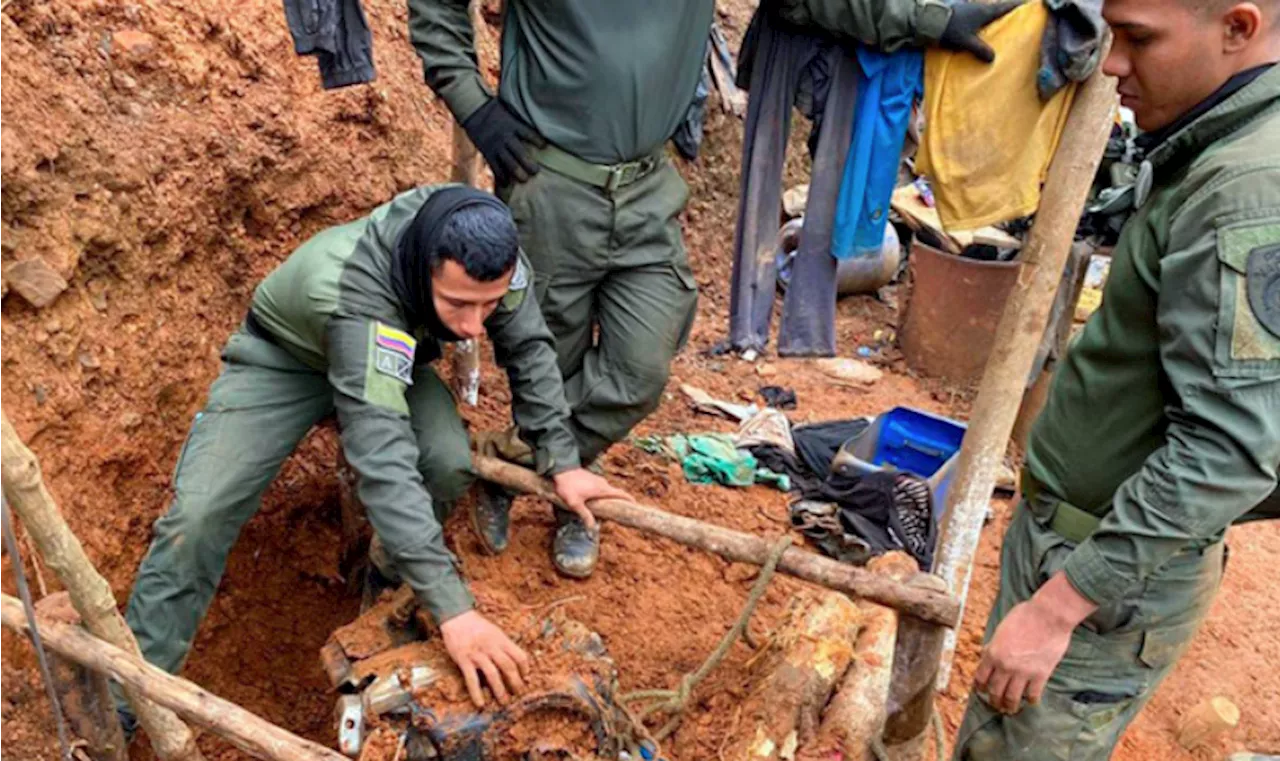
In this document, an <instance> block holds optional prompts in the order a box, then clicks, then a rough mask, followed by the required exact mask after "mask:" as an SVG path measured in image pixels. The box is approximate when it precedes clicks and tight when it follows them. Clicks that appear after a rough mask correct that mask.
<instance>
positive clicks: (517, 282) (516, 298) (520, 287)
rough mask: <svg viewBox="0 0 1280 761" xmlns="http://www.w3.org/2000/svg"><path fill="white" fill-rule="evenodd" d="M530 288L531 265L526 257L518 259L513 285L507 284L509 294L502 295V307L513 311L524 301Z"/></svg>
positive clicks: (513, 275)
mask: <svg viewBox="0 0 1280 761" xmlns="http://www.w3.org/2000/svg"><path fill="white" fill-rule="evenodd" d="M528 289H529V266H528V265H526V264H525V263H524V257H523V256H521V257H520V258H519V259H516V271H515V272H514V273H513V274H512V275H511V285H509V286H507V295H506V296H503V297H502V308H503V309H506V310H507V311H512V310H514V309H516V308H518V307H519V306H520V305H521V304H523V303H524V294H525V291H527V290H528Z"/></svg>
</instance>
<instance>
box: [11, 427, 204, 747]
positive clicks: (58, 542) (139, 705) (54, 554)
mask: <svg viewBox="0 0 1280 761" xmlns="http://www.w3.org/2000/svg"><path fill="white" fill-rule="evenodd" d="M0 446H2V447H3V448H2V450H0V470H2V471H3V473H2V477H3V482H4V496H5V498H6V499H8V500H9V505H10V506H11V507H12V508H13V511H14V512H15V513H17V515H18V517H19V518H20V519H21V520H22V525H23V526H25V527H26V529H27V533H28V534H29V535H30V536H31V538H32V540H34V541H35V544H36V548H37V549H38V550H39V551H40V555H41V556H42V557H43V558H44V562H45V565H47V566H48V567H49V568H51V569H53V572H54V573H56V574H57V575H58V579H59V580H61V581H62V584H63V586H65V587H66V588H67V591H68V592H69V593H70V596H71V604H72V605H73V606H75V609H76V612H77V613H79V614H80V619H81V620H82V621H84V625H85V628H87V629H88V630H89V631H90V632H92V633H93V634H94V636H96V637H98V638H100V639H102V640H105V641H107V642H110V643H111V644H112V645H114V646H115V647H118V648H121V649H122V650H126V651H128V652H130V653H137V652H138V642H137V640H135V639H134V638H133V632H131V631H129V627H128V625H126V624H125V622H124V617H123V616H121V615H120V611H118V610H116V598H115V596H114V595H113V594H112V592H111V585H110V584H108V583H107V580H106V579H104V578H102V576H100V575H99V574H98V571H97V569H95V568H94V567H93V563H91V562H90V561H89V556H88V555H86V554H85V552H84V547H82V546H81V545H80V540H79V539H78V538H76V535H75V534H74V533H72V531H71V528H70V527H68V526H67V522H66V521H65V520H64V519H63V517H62V513H61V511H59V510H58V505H57V503H56V502H54V499H53V495H51V494H50V493H49V490H48V489H46V488H45V485H44V479H43V477H41V475H40V461H39V460H37V459H36V456H35V454H33V453H32V451H31V450H30V449H28V448H27V445H26V444H23V443H22V439H20V438H18V433H17V431H15V430H14V429H13V426H12V425H10V423H9V418H8V417H7V416H4V415H3V414H0ZM125 697H127V698H128V700H129V703H130V704H131V705H132V706H133V709H134V712H135V713H136V714H137V716H138V721H139V723H141V724H142V728H143V729H144V730H145V731H146V733H147V736H148V737H150V738H151V744H152V745H153V746H154V747H155V751H156V755H157V756H159V757H160V759H161V761H203V757H202V756H201V755H200V749H199V748H197V747H196V741H195V737H194V735H192V734H191V730H190V729H188V728H187V727H186V725H184V724H183V723H182V721H181V720H180V719H179V718H178V717H177V716H175V715H174V714H173V712H172V711H169V710H168V709H165V708H162V707H160V706H157V705H155V704H154V703H152V702H151V701H149V700H147V699H146V698H145V697H144V696H142V695H141V694H140V693H138V692H135V691H133V690H132V689H131V688H128V687H126V688H125Z"/></svg>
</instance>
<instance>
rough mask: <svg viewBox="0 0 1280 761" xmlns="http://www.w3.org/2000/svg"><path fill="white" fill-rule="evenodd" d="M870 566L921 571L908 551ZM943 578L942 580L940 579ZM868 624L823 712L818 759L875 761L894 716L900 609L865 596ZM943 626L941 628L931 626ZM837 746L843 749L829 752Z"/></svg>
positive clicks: (894, 574)
mask: <svg viewBox="0 0 1280 761" xmlns="http://www.w3.org/2000/svg"><path fill="white" fill-rule="evenodd" d="M867 567H868V568H869V569H870V570H872V571H875V572H877V573H882V574H885V575H886V576H888V577H889V578H894V579H898V580H900V581H906V580H907V579H909V578H911V577H912V576H914V575H915V574H916V573H918V572H919V566H917V565H916V561H915V560H914V559H913V558H912V557H911V556H910V555H907V554H906V553H904V552H889V553H886V554H884V555H881V556H880V557H878V558H875V559H873V560H872V561H871V562H870V563H868V564H867ZM939 583H941V582H939ZM858 607H859V608H860V609H861V610H862V628H861V630H860V631H859V632H858V641H857V646H856V647H855V648H854V651H855V655H854V659H853V663H851V664H850V665H849V669H848V670H847V671H845V673H844V677H843V678H842V679H841V681H840V686H839V688H838V689H837V690H836V693H835V695H834V696H833V697H832V698H831V702H829V703H827V707H826V709H824V710H823V713H822V727H821V729H819V731H818V738H819V739H818V744H817V747H818V749H819V752H818V753H817V754H806V755H813V756H815V757H818V758H833V757H838V758H841V759H844V761H874V760H875V758H876V748H877V746H879V745H880V744H881V739H880V738H881V735H882V734H883V732H884V727H885V721H886V720H887V719H888V717H889V702H890V701H889V696H890V691H891V689H892V684H891V683H892V678H893V674H894V657H893V656H894V650H895V646H896V643H897V639H898V613H897V611H895V610H893V609H892V608H886V607H884V606H883V605H876V604H875V603H872V602H867V601H865V600H863V601H860V602H858ZM929 628H931V629H935V630H939V631H941V629H939V627H936V626H931V627H929ZM828 750H835V751H837V753H834V754H833V753H829V752H827V751H828Z"/></svg>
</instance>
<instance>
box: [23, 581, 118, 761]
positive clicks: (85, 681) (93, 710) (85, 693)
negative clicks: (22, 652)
mask: <svg viewBox="0 0 1280 761" xmlns="http://www.w3.org/2000/svg"><path fill="white" fill-rule="evenodd" d="M35 609H36V614H37V615H39V616H41V617H45V616H47V617H49V618H50V619H51V620H54V621H58V622H61V623H64V624H70V625H72V626H75V625H79V623H80V616H79V614H77V613H76V611H75V608H74V607H72V605H71V598H70V596H69V595H68V594H67V593H66V592H57V593H55V594H52V595H50V596H48V597H44V598H42V599H41V600H40V601H39V602H37V603H36V605H35ZM49 660H50V661H51V663H50V665H51V666H52V669H53V689H54V692H56V693H57V695H58V703H59V704H61V706H62V713H63V715H64V716H65V717H66V719H67V724H68V726H70V728H71V731H72V733H74V734H75V735H76V737H78V738H80V739H81V740H83V741H84V743H85V745H86V746H87V751H88V755H89V757H90V758H91V759H93V761H129V750H128V748H127V747H126V746H125V742H124V733H123V732H122V731H121V730H120V722H119V720H117V718H116V706H115V701H113V700H112V698H111V692H110V691H109V690H108V689H107V678H106V676H105V675H103V674H102V673H101V672H98V671H94V670H92V669H87V668H85V667H84V666H81V665H80V664H78V663H76V662H75V661H73V660H71V659H69V658H64V657H63V656H61V655H58V654H57V653H50V655H49Z"/></svg>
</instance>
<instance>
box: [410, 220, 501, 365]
mask: <svg viewBox="0 0 1280 761" xmlns="http://www.w3.org/2000/svg"><path fill="white" fill-rule="evenodd" d="M519 253H520V239H519V237H518V236H517V234H516V224H515V222H514V221H513V220H512V219H511V213H510V212H509V211H508V210H507V208H506V207H505V206H502V205H501V204H497V203H495V204H487V203H483V204H482V203H476V204H471V205H468V206H462V207H461V208H458V209H455V210H454V211H452V212H451V213H450V214H449V216H448V217H447V218H446V219H445V220H444V223H443V225H442V227H441V229H440V235H439V238H438V239H437V243H436V246H435V247H434V248H433V249H432V250H431V251H430V252H429V254H428V255H429V257H430V259H429V266H430V268H431V295H432V300H433V304H434V306H435V310H436V315H437V316H438V317H439V318H440V322H442V323H444V326H445V327H446V328H448V329H449V330H450V331H452V332H453V333H454V334H455V335H457V336H458V337H459V338H463V339H467V338H479V337H480V336H483V335H484V322H485V320H487V319H488V318H489V316H490V315H491V314H493V312H494V310H495V309H497V308H498V303H499V302H501V301H502V297H503V296H505V295H506V294H507V290H508V289H509V288H510V286H511V277H512V274H513V273H514V272H515V268H516V260H517V257H518V255H519Z"/></svg>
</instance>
